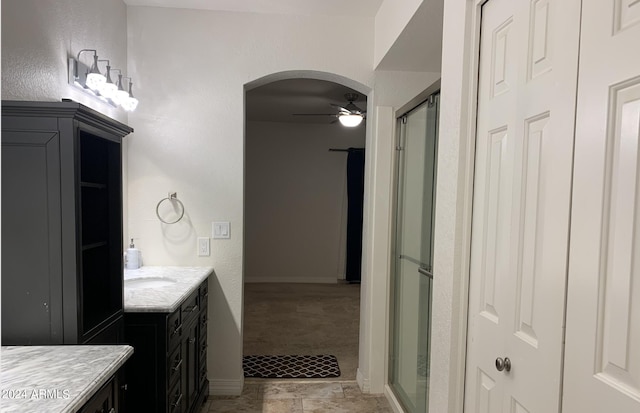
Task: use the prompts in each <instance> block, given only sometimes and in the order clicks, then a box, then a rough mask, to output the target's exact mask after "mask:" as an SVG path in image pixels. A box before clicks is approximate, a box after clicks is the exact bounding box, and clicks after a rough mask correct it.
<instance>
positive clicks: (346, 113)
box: [293, 93, 367, 127]
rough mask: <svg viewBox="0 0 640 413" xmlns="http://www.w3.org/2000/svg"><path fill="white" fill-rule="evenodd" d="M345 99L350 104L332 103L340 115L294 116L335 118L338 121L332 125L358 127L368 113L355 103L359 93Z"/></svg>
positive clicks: (306, 114) (299, 114) (305, 114)
mask: <svg viewBox="0 0 640 413" xmlns="http://www.w3.org/2000/svg"><path fill="white" fill-rule="evenodd" d="M344 97H345V99H346V100H347V102H348V103H347V104H346V105H344V106H341V105H336V104H334V103H330V105H331V106H333V107H335V108H337V109H338V113H294V114H293V116H334V117H336V118H337V119H336V120H334V121H332V122H331V123H336V122H337V121H340V123H341V124H342V125H344V126H347V127H355V126H358V125H359V124H360V122H362V119H364V118H365V116H366V114H367V112H366V111H364V110H362V109H360V108H359V107H358V106H356V105H355V103H353V102H354V101H356V100H358V97H359V95H358V94H357V93H345V95H344Z"/></svg>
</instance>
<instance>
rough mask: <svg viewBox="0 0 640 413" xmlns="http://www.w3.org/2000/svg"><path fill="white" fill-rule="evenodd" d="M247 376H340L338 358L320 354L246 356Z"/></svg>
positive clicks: (244, 358)
mask: <svg viewBox="0 0 640 413" xmlns="http://www.w3.org/2000/svg"><path fill="white" fill-rule="evenodd" d="M242 368H243V369H244V376H245V377H260V378H265V379H267V378H268V379H316V378H318V379H321V378H327V377H340V367H339V366H338V359H336V357H335V356H331V355H319V356H244V357H243V358H242Z"/></svg>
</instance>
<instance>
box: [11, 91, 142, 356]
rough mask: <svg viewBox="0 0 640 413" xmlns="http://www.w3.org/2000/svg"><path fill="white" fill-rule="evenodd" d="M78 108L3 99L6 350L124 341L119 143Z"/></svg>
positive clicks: (102, 120) (114, 133)
mask: <svg viewBox="0 0 640 413" xmlns="http://www.w3.org/2000/svg"><path fill="white" fill-rule="evenodd" d="M132 131H133V129H132V128H130V127H129V126H127V125H125V124H122V123H120V122H117V121H115V120H113V119H111V118H109V117H107V116H105V115H103V114H101V113H99V112H97V111H95V110H93V109H90V108H88V107H86V106H83V105H81V104H79V103H75V102H72V101H63V102H24V101H3V102H2V344H3V345H32V344H107V343H118V342H120V343H121V342H123V331H124V323H123V295H122V282H123V281H122V274H123V260H122V257H123V254H122V252H123V249H122V248H123V246H122V156H121V155H122V149H121V145H122V138H123V137H124V136H126V135H127V134H129V133H130V132H132Z"/></svg>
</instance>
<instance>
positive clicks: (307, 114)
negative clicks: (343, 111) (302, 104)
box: [291, 113, 337, 116]
mask: <svg viewBox="0 0 640 413" xmlns="http://www.w3.org/2000/svg"><path fill="white" fill-rule="evenodd" d="M291 116H337V115H336V114H335V113H292V114H291Z"/></svg>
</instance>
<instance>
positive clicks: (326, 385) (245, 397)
mask: <svg viewBox="0 0 640 413" xmlns="http://www.w3.org/2000/svg"><path fill="white" fill-rule="evenodd" d="M208 412H216V413H393V411H392V410H391V407H389V404H388V402H387V399H386V398H385V397H384V396H382V395H369V394H362V392H361V391H360V388H359V387H358V384H357V383H356V382H355V381H344V382H338V381H335V382H317V381H316V382H310V381H295V382H291V381H275V380H262V381H261V382H260V383H256V382H247V383H245V386H244V390H243V392H242V395H241V396H238V397H231V396H213V397H210V398H209V400H208V401H207V402H206V403H205V405H204V406H203V409H202V411H201V413H208Z"/></svg>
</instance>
